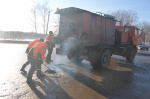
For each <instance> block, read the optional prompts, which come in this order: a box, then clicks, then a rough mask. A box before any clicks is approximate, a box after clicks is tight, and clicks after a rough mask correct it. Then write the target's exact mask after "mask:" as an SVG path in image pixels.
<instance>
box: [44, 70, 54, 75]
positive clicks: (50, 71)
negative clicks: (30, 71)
mask: <svg viewBox="0 0 150 99" xmlns="http://www.w3.org/2000/svg"><path fill="white" fill-rule="evenodd" d="M45 72H48V73H51V74H55V73H56V71H55V70H51V69H47V70H46V71H45Z"/></svg>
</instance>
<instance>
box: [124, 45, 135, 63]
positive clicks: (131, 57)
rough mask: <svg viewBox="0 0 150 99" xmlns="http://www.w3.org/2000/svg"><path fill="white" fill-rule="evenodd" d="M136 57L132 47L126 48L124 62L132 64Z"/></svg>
mask: <svg viewBox="0 0 150 99" xmlns="http://www.w3.org/2000/svg"><path fill="white" fill-rule="evenodd" d="M135 55H136V49H135V48H134V47H130V48H128V51H127V54H126V60H127V62H129V63H133V60H134V58H135Z"/></svg>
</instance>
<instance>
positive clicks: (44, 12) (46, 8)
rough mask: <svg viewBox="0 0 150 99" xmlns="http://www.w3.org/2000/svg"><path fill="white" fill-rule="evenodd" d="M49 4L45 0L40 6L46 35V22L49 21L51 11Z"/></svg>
mask: <svg viewBox="0 0 150 99" xmlns="http://www.w3.org/2000/svg"><path fill="white" fill-rule="evenodd" d="M48 4H49V1H48V0H43V3H41V4H38V10H39V13H40V15H41V16H42V19H43V33H44V35H45V34H46V20H47V19H46V18H47V17H46V16H47V15H48V12H49V10H50V8H49V6H48Z"/></svg>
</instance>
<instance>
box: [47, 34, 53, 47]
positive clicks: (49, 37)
mask: <svg viewBox="0 0 150 99" xmlns="http://www.w3.org/2000/svg"><path fill="white" fill-rule="evenodd" d="M52 35H53V34H52ZM46 41H49V42H50V45H49V46H48V47H49V48H50V49H51V48H52V43H51V36H50V35H48V36H47V37H46Z"/></svg>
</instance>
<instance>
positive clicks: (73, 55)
mask: <svg viewBox="0 0 150 99" xmlns="http://www.w3.org/2000/svg"><path fill="white" fill-rule="evenodd" d="M67 57H68V59H69V60H71V61H72V62H75V63H81V62H82V60H83V59H80V58H79V55H77V54H76V53H75V51H74V50H69V51H68V53H67Z"/></svg>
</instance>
